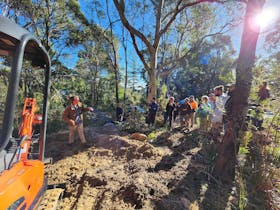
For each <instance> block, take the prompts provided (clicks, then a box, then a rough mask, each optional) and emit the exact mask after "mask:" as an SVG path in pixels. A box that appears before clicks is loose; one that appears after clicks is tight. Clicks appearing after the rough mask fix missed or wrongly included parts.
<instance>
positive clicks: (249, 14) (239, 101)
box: [214, 0, 265, 180]
mask: <svg viewBox="0 0 280 210" xmlns="http://www.w3.org/2000/svg"><path fill="white" fill-rule="evenodd" d="M264 3H265V0H248V1H247V2H246V4H247V6H246V13H245V20H244V28H243V33H242V40H241V47H240V52H239V57H238V60H237V66H236V89H235V91H234V94H233V98H232V109H231V112H232V116H233V117H232V118H231V119H229V122H228V123H227V126H226V130H225V135H224V136H223V141H222V144H221V147H220V150H219V154H218V157H217V162H216V165H215V169H214V173H215V174H216V175H217V176H219V177H221V178H223V179H230V180H232V179H233V178H234V172H235V163H236V154H237V153H238V151H239V143H240V139H241V138H242V136H243V135H242V128H243V126H244V123H245V117H246V114H247V110H248V99H249V94H250V89H251V85H252V69H253V66H254V64H255V53H256V45H257V41H258V37H259V33H260V27H259V26H258V25H256V24H252V20H253V19H254V18H255V17H256V16H257V15H258V14H259V13H261V11H262V9H263V6H264Z"/></svg>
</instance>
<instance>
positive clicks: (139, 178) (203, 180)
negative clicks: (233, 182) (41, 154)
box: [46, 125, 229, 210]
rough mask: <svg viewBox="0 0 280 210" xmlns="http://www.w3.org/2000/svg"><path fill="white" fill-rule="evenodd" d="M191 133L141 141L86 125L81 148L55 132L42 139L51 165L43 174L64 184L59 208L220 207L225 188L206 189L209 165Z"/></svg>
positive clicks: (225, 202)
mask: <svg viewBox="0 0 280 210" xmlns="http://www.w3.org/2000/svg"><path fill="white" fill-rule="evenodd" d="M110 126H111V125H110ZM110 131H111V132H110ZM195 135H197V134H195V133H191V134H184V133H182V132H179V131H173V132H162V133H159V135H158V136H157V138H156V139H155V140H154V141H153V142H149V141H144V142H143V141H137V140H132V139H129V137H128V136H127V135H124V136H122V135H119V133H118V131H117V130H114V129H110V130H109V132H108V128H106V127H105V128H104V127H103V128H90V129H89V128H87V129H86V136H87V139H88V141H89V142H90V143H91V147H89V148H83V147H82V145H80V143H79V142H78V141H77V140H76V142H75V145H74V146H72V147H69V146H66V144H67V131H63V132H59V133H57V134H55V135H51V136H49V137H48V142H47V145H46V148H47V151H46V156H47V157H53V159H54V163H53V164H52V165H47V166H46V174H47V177H48V180H49V183H50V184H54V183H66V190H65V196H64V198H63V200H62V202H61V209H85V210H87V209H95V210H99V209H100V210H101V209H102V210H105V209H106V210H108V209H120V210H121V209H122V210H123V209H189V208H191V209H196V208H198V207H202V208H200V209H207V208H208V207H209V208H212V209H213V207H215V206H223V207H224V208H223V209H225V208H226V206H228V197H226V198H224V195H223V193H226V192H228V190H229V189H227V188H226V187H225V191H226V192H217V193H216V192H215V189H216V186H212V187H211V183H212V181H211V177H210V176H209V174H208V173H207V171H208V170H210V169H209V168H210V166H211V163H210V161H209V160H208V158H206V159H205V157H203V149H202V148H203V145H204V143H203V139H201V137H199V136H195ZM205 148H207V150H209V148H210V149H211V145H210V144H209V145H207V147H205ZM209 158H211V157H209ZM209 180H210V182H209ZM209 183H210V184H209ZM213 190H214V194H213ZM213 195H214V197H216V201H215V202H214V204H213V200H212V199H215V198H213ZM218 198H219V199H218ZM215 203H216V204H215ZM214 209H215V208H214Z"/></svg>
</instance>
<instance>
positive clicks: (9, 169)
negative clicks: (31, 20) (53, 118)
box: [0, 16, 51, 209]
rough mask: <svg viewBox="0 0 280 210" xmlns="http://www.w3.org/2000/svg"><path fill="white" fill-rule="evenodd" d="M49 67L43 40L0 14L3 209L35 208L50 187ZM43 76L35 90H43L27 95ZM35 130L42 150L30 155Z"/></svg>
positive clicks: (0, 186)
mask: <svg viewBox="0 0 280 210" xmlns="http://www.w3.org/2000/svg"><path fill="white" fill-rule="evenodd" d="M50 67H51V62H50V58H49V56H48V53H47V51H46V50H45V48H44V47H43V46H42V44H41V43H40V41H39V40H37V39H36V38H35V37H34V36H33V35H32V34H31V33H30V32H28V31H27V30H25V29H23V28H22V27H20V26H19V25H17V24H15V23H14V22H12V21H11V20H9V19H7V18H5V17H2V16H0V80H2V81H1V82H0V209H37V208H38V206H39V205H40V203H41V200H42V196H43V195H44V192H45V191H46V188H47V183H46V180H45V177H44V161H45V157H44V152H45V139H46V127H47V110H48V109H47V107H48V94H49V89H50ZM38 72H40V73H38ZM37 74H40V75H37ZM35 75H37V77H34V76H35ZM28 76H33V77H31V78H29V77H28ZM39 76H42V78H43V79H42V80H40V81H37V82H38V83H40V85H41V87H37V88H36V90H38V89H39V90H40V91H41V93H32V95H28V94H27V93H28V92H30V91H28V89H30V87H31V89H32V85H33V82H35V80H37V79H34V78H39ZM30 84H31V85H30ZM38 104H39V105H40V108H38V107H37V106H38ZM37 109H39V110H37ZM37 111H40V113H41V114H38V113H36V112H37ZM16 129H17V132H15V130H16ZM35 130H36V135H37V136H36V142H37V149H38V152H37V153H36V154H35V155H31V154H30V145H32V144H33V141H34V142H35V140H34V131H35Z"/></svg>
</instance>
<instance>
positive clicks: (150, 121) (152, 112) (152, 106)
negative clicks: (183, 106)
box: [146, 97, 158, 126]
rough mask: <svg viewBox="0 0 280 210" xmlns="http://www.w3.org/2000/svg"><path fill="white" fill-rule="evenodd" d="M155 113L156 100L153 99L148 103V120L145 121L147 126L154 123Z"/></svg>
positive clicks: (156, 108) (156, 107)
mask: <svg viewBox="0 0 280 210" xmlns="http://www.w3.org/2000/svg"><path fill="white" fill-rule="evenodd" d="M157 111H158V104H157V103H156V98H155V97H153V98H152V101H151V103H149V113H148V118H147V120H146V122H147V123H148V125H149V126H150V125H153V124H154V123H155V119H156V114H157Z"/></svg>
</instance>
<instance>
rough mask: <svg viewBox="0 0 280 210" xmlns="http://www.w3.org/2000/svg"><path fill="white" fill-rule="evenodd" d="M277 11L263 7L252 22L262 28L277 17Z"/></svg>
mask: <svg viewBox="0 0 280 210" xmlns="http://www.w3.org/2000/svg"><path fill="white" fill-rule="evenodd" d="M277 16H278V13H277V11H276V9H275V8H272V7H271V8H265V9H264V10H263V11H262V12H261V13H260V14H258V15H257V16H256V17H255V19H254V22H253V24H254V25H255V26H257V27H261V28H262V29H264V28H266V27H268V26H269V25H271V24H272V23H273V22H274V21H275V20H276V18H277Z"/></svg>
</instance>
